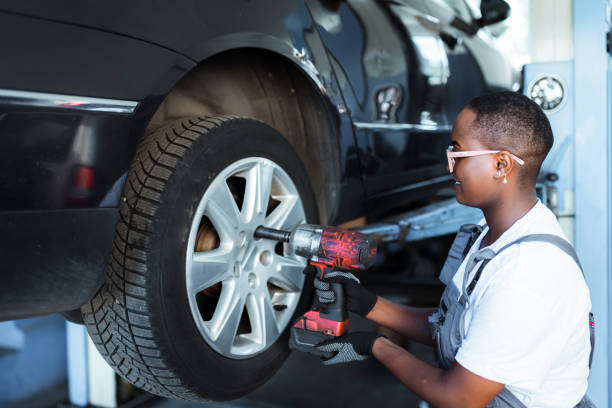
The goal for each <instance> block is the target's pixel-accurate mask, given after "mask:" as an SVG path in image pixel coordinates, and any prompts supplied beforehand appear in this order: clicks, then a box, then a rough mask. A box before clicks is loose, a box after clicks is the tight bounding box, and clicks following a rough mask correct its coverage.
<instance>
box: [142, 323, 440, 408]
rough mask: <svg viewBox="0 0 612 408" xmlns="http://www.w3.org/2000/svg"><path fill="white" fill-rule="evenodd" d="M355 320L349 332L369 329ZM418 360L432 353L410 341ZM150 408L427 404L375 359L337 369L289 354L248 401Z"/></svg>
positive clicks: (166, 403)
mask: <svg viewBox="0 0 612 408" xmlns="http://www.w3.org/2000/svg"><path fill="white" fill-rule="evenodd" d="M358 319H359V318H353V319H352V320H351V325H352V329H354V330H365V329H368V328H372V329H373V327H372V325H371V324H370V323H369V322H365V321H363V319H359V321H357V320H358ZM408 349H409V350H410V351H411V352H412V353H414V354H415V355H416V356H417V357H419V358H421V359H422V360H424V361H427V362H429V363H431V364H435V357H434V353H433V349H432V348H430V347H427V346H423V345H420V344H417V343H409V345H408ZM146 406H150V407H153V408H195V407H210V408H218V407H225V408H246V407H249V408H250V407H260V408H280V407H283V408H284V407H295V408H300V407H320V406H325V407H326V408H333V407H351V408H361V407H377V408H385V407H397V406H402V407H415V408H417V407H418V408H424V407H426V406H427V405H426V404H425V403H422V402H421V400H420V399H419V398H418V397H417V396H416V395H415V394H413V393H412V392H410V391H408V390H407V389H406V388H405V387H404V386H403V385H402V384H401V383H400V382H399V381H398V380H397V379H396V378H395V377H394V376H393V375H391V374H390V373H389V372H388V371H387V370H386V368H385V367H384V366H382V365H381V364H379V363H378V362H377V361H375V360H373V359H368V360H366V361H361V362H354V363H347V364H342V365H336V366H324V365H323V364H321V363H320V362H319V361H318V359H317V358H316V357H312V356H310V355H307V354H304V353H298V352H294V353H291V355H290V357H289V359H288V360H287V362H286V363H285V365H284V366H283V367H282V368H281V369H280V370H279V371H278V372H277V373H276V374H275V375H274V376H273V377H272V379H271V380H270V381H269V382H267V383H266V384H265V385H264V386H262V387H261V388H259V389H258V390H256V391H255V392H253V393H251V394H249V395H248V396H246V397H243V398H240V399H238V400H234V401H231V402H225V403H210V404H196V403H190V402H185V401H174V400H159V401H155V402H151V403H150V404H147V405H146Z"/></svg>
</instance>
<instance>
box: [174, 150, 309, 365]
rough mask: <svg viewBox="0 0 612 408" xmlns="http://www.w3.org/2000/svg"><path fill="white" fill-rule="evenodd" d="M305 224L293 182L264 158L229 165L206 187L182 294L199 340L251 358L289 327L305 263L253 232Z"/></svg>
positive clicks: (232, 355)
mask: <svg viewBox="0 0 612 408" xmlns="http://www.w3.org/2000/svg"><path fill="white" fill-rule="evenodd" d="M305 221H306V215H305V212H304V207H303V205H302V201H301V198H300V195H299V193H298V190H297V188H296V186H295V185H294V183H293V181H292V180H291V178H290V177H289V176H288V175H287V173H286V172H285V171H284V170H283V169H282V168H280V167H279V166H278V165H277V164H276V163H274V162H272V161H270V160H268V159H265V158H261V157H249V158H245V159H241V160H239V161H237V162H235V163H232V164H231V165H230V166H228V167H226V168H225V169H224V170H223V171H222V172H221V173H220V174H219V175H217V177H215V179H214V180H213V181H212V182H211V184H210V185H209V187H208V188H207V190H206V192H205V193H204V196H203V197H202V199H201V201H200V204H199V205H198V208H197V210H196V213H195V215H194V217H193V221H192V224H191V228H190V231H189V241H188V244H187V254H186V274H187V275H186V284H187V296H188V299H189V307H190V309H191V313H192V315H193V319H194V322H195V324H196V326H197V327H198V329H199V331H200V333H201V334H202V337H203V338H204V339H205V340H206V342H207V343H208V344H209V345H210V346H211V347H212V348H213V349H214V350H215V351H217V352H218V353H220V354H221V355H223V356H225V357H229V358H249V357H253V356H254V355H256V354H258V353H261V352H263V351H264V350H266V349H267V348H268V347H269V346H270V345H272V344H273V343H274V342H275V341H276V339H277V338H278V337H279V336H280V334H281V333H282V332H283V330H284V329H285V328H286V327H287V325H288V324H289V322H290V319H291V317H292V315H293V313H294V311H295V308H296V306H297V303H298V301H299V298H300V294H301V291H302V286H303V282H304V277H303V274H302V270H303V269H304V266H305V265H306V261H305V260H304V259H302V258H300V257H297V256H296V255H294V254H288V253H286V248H285V246H283V245H281V244H277V243H276V242H272V241H269V240H262V239H255V238H254V237H253V232H254V231H255V229H256V228H257V227H258V226H260V225H264V226H266V227H270V228H277V229H292V228H294V227H296V226H297V225H299V224H302V223H304V222H305Z"/></svg>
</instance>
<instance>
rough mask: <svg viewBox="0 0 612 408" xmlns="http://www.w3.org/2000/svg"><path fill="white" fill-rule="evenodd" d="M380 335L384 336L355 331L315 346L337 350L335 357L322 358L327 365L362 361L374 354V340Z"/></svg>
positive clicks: (322, 349) (326, 349)
mask: <svg viewBox="0 0 612 408" xmlns="http://www.w3.org/2000/svg"><path fill="white" fill-rule="evenodd" d="M379 337H384V336H383V335H382V334H379V333H376V332H369V331H361V332H353V333H347V334H345V335H344V336H339V337H336V338H334V339H330V340H325V341H324V342H321V343H319V344H317V345H316V346H315V347H316V348H317V349H318V350H321V351H327V352H335V354H334V356H333V357H331V358H328V359H323V358H322V359H321V360H322V361H323V364H325V365H331V364H338V363H348V362H349V361H360V360H365V359H366V358H368V356H370V355H371V354H372V346H373V345H374V341H375V340H376V339H377V338H379Z"/></svg>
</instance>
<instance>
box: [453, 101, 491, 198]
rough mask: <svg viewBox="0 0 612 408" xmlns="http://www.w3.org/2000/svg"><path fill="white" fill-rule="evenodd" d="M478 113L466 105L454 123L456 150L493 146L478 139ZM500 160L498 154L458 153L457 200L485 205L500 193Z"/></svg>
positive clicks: (456, 166)
mask: <svg viewBox="0 0 612 408" xmlns="http://www.w3.org/2000/svg"><path fill="white" fill-rule="evenodd" d="M474 119H476V114H475V113H474V112H473V111H471V110H470V109H468V108H465V109H463V110H462V111H461V112H460V113H459V116H457V119H456V120H455V124H454V125H453V132H452V146H453V150H454V151H467V150H489V148H488V147H486V146H483V145H482V144H481V143H480V140H478V138H477V136H476V133H475V131H474V130H473V129H472V126H471V125H472V122H473V121H474ZM496 171H497V162H496V159H495V155H494V154H485V155H481V156H471V157H457V158H455V165H454V168H453V179H454V180H455V185H454V188H455V193H456V195H457V201H458V202H459V203H461V204H465V205H469V206H471V207H478V208H485V207H487V206H488V205H489V204H490V203H491V201H492V200H494V199H495V197H496V196H497V194H496V191H497V187H498V186H499V183H498V182H496V180H495V178H494V176H495V172H496Z"/></svg>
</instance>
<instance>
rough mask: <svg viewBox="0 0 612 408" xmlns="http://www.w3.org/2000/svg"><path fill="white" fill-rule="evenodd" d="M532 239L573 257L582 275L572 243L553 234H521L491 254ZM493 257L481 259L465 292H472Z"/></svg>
mask: <svg viewBox="0 0 612 408" xmlns="http://www.w3.org/2000/svg"><path fill="white" fill-rule="evenodd" d="M533 241H537V242H548V243H550V244H552V245H554V246H556V247H557V248H559V249H561V250H562V251H563V252H565V253H566V254H568V255H569V256H571V257H572V258H573V259H574V262H576V264H577V265H578V267H579V268H580V272H582V276H584V271H583V270H582V265H581V264H580V261H579V260H578V255H576V251H575V250H574V247H572V244H570V243H569V242H567V241H566V240H564V239H563V238H561V237H559V236H557V235H553V234H529V235H525V236H522V237H520V238H518V239H516V240H514V241H512V242H510V243H508V244H506V245H504V246H503V247H501V248H500V249H499V250H498V251H497V252H495V255H493V257H494V256H496V255H499V254H500V253H501V252H503V251H505V250H506V249H508V248H510V247H511V246H512V245H514V244H519V243H521V242H533ZM493 257H490V258H486V259H483V261H482V263H481V264H480V267H479V268H478V270H477V271H476V273H475V274H474V278H472V281H471V282H470V284H469V285H468V286H467V287H466V292H467V294H468V295H471V294H472V291H473V290H474V288H475V287H476V283H478V280H479V279H480V275H481V274H482V271H483V269H484V268H485V266H487V264H488V263H489V261H491V259H493Z"/></svg>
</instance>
